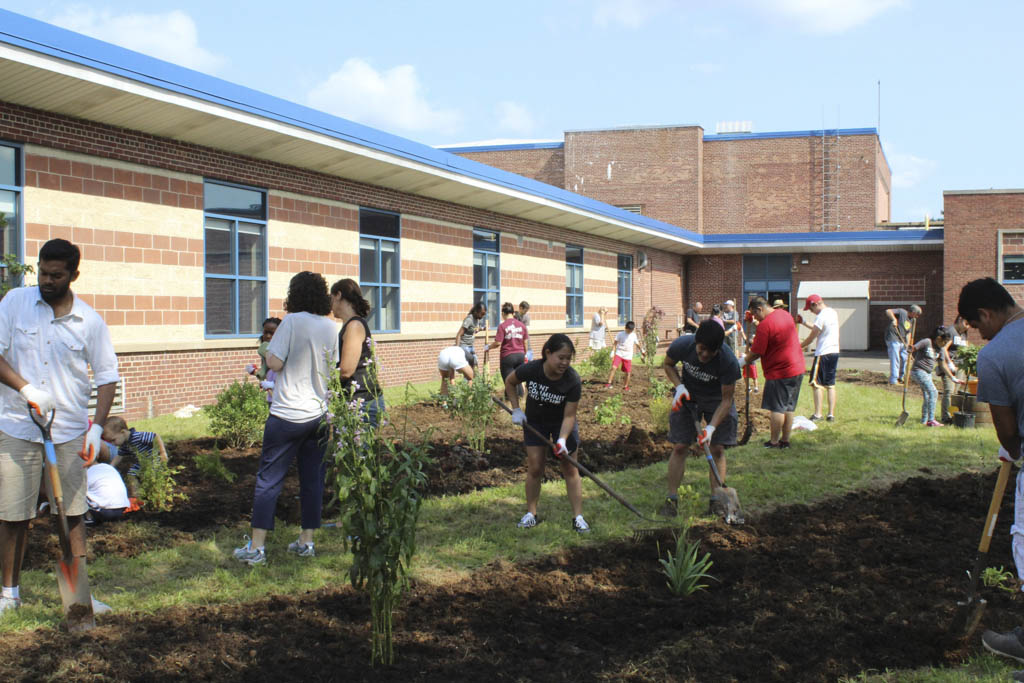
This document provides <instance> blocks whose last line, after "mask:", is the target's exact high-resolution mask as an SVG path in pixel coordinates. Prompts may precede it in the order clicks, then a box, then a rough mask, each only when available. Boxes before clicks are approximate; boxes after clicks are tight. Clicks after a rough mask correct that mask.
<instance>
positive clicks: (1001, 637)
mask: <svg viewBox="0 0 1024 683" xmlns="http://www.w3.org/2000/svg"><path fill="white" fill-rule="evenodd" d="M1022 640H1024V628H1021V627H1020V626H1014V627H1013V630H1012V631H1007V632H1006V633H996V632H995V631H985V633H983V634H982V636H981V644H982V645H984V646H985V649H986V650H988V651H989V652H991V653H993V654H997V655H1002V656H1003V657H1009V658H1010V659H1016V660H1017V661H1018V662H1024V642H1021V641H1022Z"/></svg>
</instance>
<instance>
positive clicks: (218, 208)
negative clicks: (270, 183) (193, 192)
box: [203, 182, 267, 220]
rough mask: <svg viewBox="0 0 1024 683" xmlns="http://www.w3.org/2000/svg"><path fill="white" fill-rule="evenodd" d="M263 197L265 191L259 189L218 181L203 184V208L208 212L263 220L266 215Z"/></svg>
mask: <svg viewBox="0 0 1024 683" xmlns="http://www.w3.org/2000/svg"><path fill="white" fill-rule="evenodd" d="M265 197H266V193H265V192H262V191H260V190H248V189H245V188H243V187H232V186H231V185H220V184H219V183H209V182H208V183H204V184H203V208H204V209H205V210H206V211H207V212H209V213H222V214H225V215H228V216H240V217H242V218H257V219H259V220H264V219H266V217H267V213H266V201H265Z"/></svg>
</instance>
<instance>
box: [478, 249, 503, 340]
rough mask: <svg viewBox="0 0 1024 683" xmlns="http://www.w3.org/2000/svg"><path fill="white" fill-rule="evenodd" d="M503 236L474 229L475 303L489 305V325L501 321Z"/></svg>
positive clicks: (492, 326) (495, 325)
mask: <svg viewBox="0 0 1024 683" xmlns="http://www.w3.org/2000/svg"><path fill="white" fill-rule="evenodd" d="M500 264H501V236H500V235H498V233H496V232H491V231H489V230H479V229H474V230H473V303H474V304H475V303H476V302H478V301H482V302H483V304H484V306H487V326H488V327H490V328H491V329H492V330H493V329H494V328H495V327H497V326H498V323H499V322H501V318H500V313H501V302H500V298H501V267H500Z"/></svg>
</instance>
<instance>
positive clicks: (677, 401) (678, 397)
mask: <svg viewBox="0 0 1024 683" xmlns="http://www.w3.org/2000/svg"><path fill="white" fill-rule="evenodd" d="M689 400H690V392H689V390H688V389H687V388H686V385H685V384H683V383H682V382H680V383H679V384H677V385H676V394H675V396H673V397H672V412H673V413H678V412H679V409H680V408H682V407H683V401H689Z"/></svg>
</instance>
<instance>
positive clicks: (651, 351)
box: [640, 306, 665, 369]
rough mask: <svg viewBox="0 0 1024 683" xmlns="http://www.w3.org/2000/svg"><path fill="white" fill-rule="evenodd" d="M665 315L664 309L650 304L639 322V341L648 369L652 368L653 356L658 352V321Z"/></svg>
mask: <svg viewBox="0 0 1024 683" xmlns="http://www.w3.org/2000/svg"><path fill="white" fill-rule="evenodd" d="M664 317H665V311H663V310H661V309H660V308H658V307H657V306H652V307H651V308H649V309H648V310H647V313H645V314H644V321H643V322H642V323H641V324H640V343H641V344H642V345H643V347H644V351H645V355H644V363H645V364H646V365H647V367H648V368H649V369H653V368H654V357H655V356H656V355H657V354H658V322H659V321H661V319H662V318H664Z"/></svg>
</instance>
